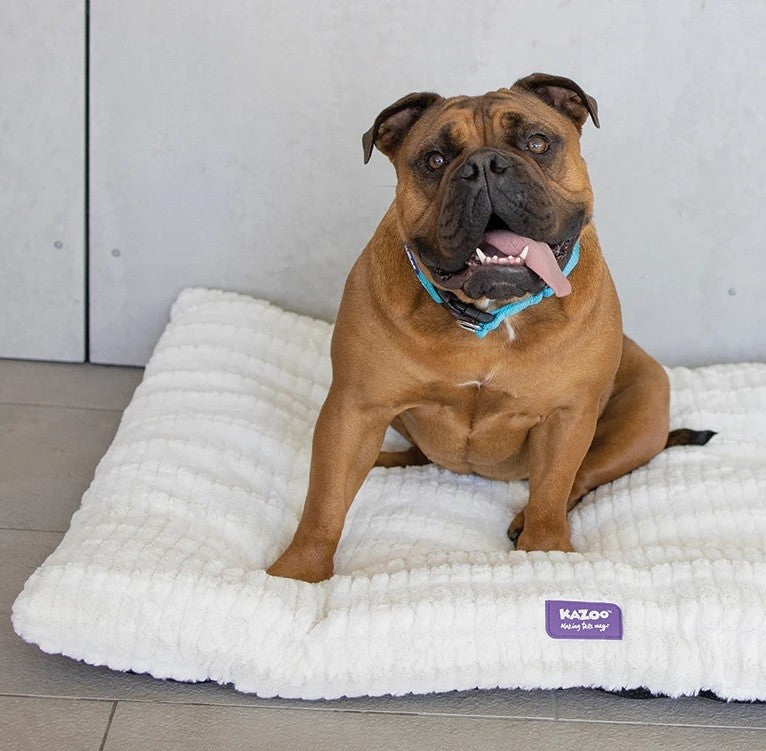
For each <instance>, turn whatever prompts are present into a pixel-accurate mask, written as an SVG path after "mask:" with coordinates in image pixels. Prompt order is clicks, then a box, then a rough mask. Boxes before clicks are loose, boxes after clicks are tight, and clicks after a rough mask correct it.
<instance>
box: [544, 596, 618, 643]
mask: <svg viewBox="0 0 766 751" xmlns="http://www.w3.org/2000/svg"><path fill="white" fill-rule="evenodd" d="M545 631H546V633H547V634H548V636H550V637H551V638H552V639H622V610H620V607H619V605H615V604H614V603H613V602H579V601H576V600H546V601H545Z"/></svg>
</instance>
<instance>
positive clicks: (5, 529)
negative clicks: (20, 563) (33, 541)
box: [0, 525, 67, 535]
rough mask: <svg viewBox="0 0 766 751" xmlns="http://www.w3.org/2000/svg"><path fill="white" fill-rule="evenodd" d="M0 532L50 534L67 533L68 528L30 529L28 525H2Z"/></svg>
mask: <svg viewBox="0 0 766 751" xmlns="http://www.w3.org/2000/svg"><path fill="white" fill-rule="evenodd" d="M0 532H43V533H44V534H48V535H63V534H66V532H67V530H66V529H29V528H27V527H4V526H2V525H0Z"/></svg>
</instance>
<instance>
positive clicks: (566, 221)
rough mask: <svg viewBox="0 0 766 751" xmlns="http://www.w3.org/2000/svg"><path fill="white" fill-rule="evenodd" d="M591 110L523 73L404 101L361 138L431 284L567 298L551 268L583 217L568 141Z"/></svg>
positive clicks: (569, 84)
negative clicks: (511, 79) (546, 290)
mask: <svg viewBox="0 0 766 751" xmlns="http://www.w3.org/2000/svg"><path fill="white" fill-rule="evenodd" d="M588 116H590V117H591V119H592V120H593V122H594V123H595V125H596V126H597V127H598V125H599V122H598V110H597V107H596V101H595V100H594V99H593V98H592V97H590V96H588V95H587V94H586V93H585V92H584V91H583V90H582V89H581V88H580V87H579V86H578V85H577V84H576V83H574V82H573V81H570V80H569V79H568V78H561V77H559V76H548V75H544V74H541V73H535V74H533V75H531V76H528V77H527V78H522V79H521V80H519V81H517V82H516V83H515V84H514V85H513V86H512V87H511V88H509V89H499V90H498V91H495V92H491V93H488V94H484V95H483V96H477V97H467V96H460V97H452V98H450V99H445V98H443V97H441V96H439V95H438V94H431V93H416V94H408V95H407V96H405V97H403V98H402V99H400V100H399V101H397V102H395V103H394V104H392V105H391V106H390V107H387V108H386V109H384V110H383V111H382V112H381V113H380V114H379V115H378V116H377V118H376V119H375V122H374V124H373V126H372V127H371V128H370V130H369V131H367V133H365V134H364V136H363V138H362V145H363V148H364V160H365V163H366V162H367V161H369V159H370V156H371V154H372V149H373V146H376V147H377V148H378V149H379V150H380V151H381V152H383V153H384V154H385V155H386V156H388V157H389V159H391V161H392V162H393V164H394V167H395V168H396V174H397V177H398V183H397V189H396V209H397V216H398V219H399V224H400V229H401V231H402V233H403V236H404V240H405V242H407V243H408V244H409V245H410V246H411V248H412V249H413V250H414V251H415V252H416V253H417V255H418V256H419V258H420V261H421V262H422V264H423V265H424V266H425V268H426V269H427V271H428V273H429V275H430V276H431V278H432V280H433V281H434V282H435V283H436V284H437V285H438V286H440V287H443V288H445V289H451V290H455V291H456V292H458V293H459V294H460V293H462V295H464V296H465V297H467V298H470V299H479V298H482V297H484V298H489V299H494V300H503V299H510V298H514V297H521V296H523V295H526V294H528V293H535V292H538V291H539V290H541V289H542V288H543V287H544V286H545V285H546V284H549V285H550V286H551V287H552V288H553V290H554V292H556V294H557V295H559V294H567V292H568V291H569V288H568V282H567V281H566V279H565V278H564V277H563V275H562V274H561V269H562V268H563V267H564V266H565V264H566V262H567V261H568V260H569V257H570V256H571V253H572V250H573V248H574V246H575V243H576V242H577V238H578V236H579V235H580V232H581V231H582V228H583V226H584V225H585V224H586V223H587V222H588V221H589V220H590V216H591V212H592V209H593V194H592V192H591V187H590V181H589V179H588V172H587V169H586V167H585V162H584V161H583V159H582V156H581V155H580V132H581V130H582V126H583V124H584V123H585V121H586V119H587V118H588Z"/></svg>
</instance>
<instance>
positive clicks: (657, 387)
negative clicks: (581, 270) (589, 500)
mask: <svg viewBox="0 0 766 751" xmlns="http://www.w3.org/2000/svg"><path fill="white" fill-rule="evenodd" d="M669 408H670V384H669V382H668V377H667V374H666V373H665V371H664V370H663V368H662V366H661V365H660V364H659V363H658V362H657V361H656V360H654V359H653V358H651V357H650V356H649V355H647V354H646V352H644V351H643V350H642V349H641V348H640V347H639V346H638V345H637V344H636V343H635V342H633V341H632V340H631V339H629V338H628V337H627V336H626V337H624V338H623V343H622V360H621V361H620V367H619V368H618V370H617V375H616V376H615V383H614V390H613V392H612V394H611V396H610V397H609V401H608V402H607V404H606V407H605V409H604V411H603V413H602V414H601V417H599V420H598V423H597V426H596V433H595V435H594V437H593V442H592V443H591V446H590V449H589V450H588V453H587V454H586V455H585V459H583V462H582V464H581V465H580V469H579V470H578V471H577V474H576V476H575V480H574V483H573V485H572V490H571V492H570V494H569V498H568V501H567V511H569V510H571V509H572V508H574V507H575V506H576V505H577V503H578V502H579V501H580V499H581V498H582V497H583V496H584V495H585V494H586V493H589V492H590V491H591V490H593V489H594V488H596V487H598V486H599V485H603V484H604V483H607V482H611V481H612V480H615V479H617V478H618V477H622V475H625V474H627V473H628V472H630V471H631V470H634V469H636V468H637V467H640V466H642V465H643V464H646V463H647V462H648V461H649V460H650V459H652V457H654V456H656V455H657V454H659V453H660V451H662V450H663V449H664V448H666V446H674V445H680V444H689V443H696V444H697V445H701V444H702V443H706V442H707V440H709V439H710V437H711V436H712V435H713V433H712V432H711V431H703V432H697V431H689V430H681V431H673V433H671V434H670V435H669V434H668V421H669V415H668V412H669ZM703 439H704V440H703ZM523 528H524V512H523V511H521V512H519V513H518V514H517V515H516V517H515V518H514V520H513V521H512V522H511V526H510V527H509V528H508V536H509V537H510V538H511V540H513V541H515V540H516V538H517V537H518V536H519V534H520V533H521V531H522V530H523Z"/></svg>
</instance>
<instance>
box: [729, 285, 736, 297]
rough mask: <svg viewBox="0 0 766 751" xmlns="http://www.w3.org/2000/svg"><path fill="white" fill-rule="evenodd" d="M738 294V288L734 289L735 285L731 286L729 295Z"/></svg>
mask: <svg viewBox="0 0 766 751" xmlns="http://www.w3.org/2000/svg"><path fill="white" fill-rule="evenodd" d="M736 294H737V290H736V289H734V287H729V295H730V296H731V297H734V295H736Z"/></svg>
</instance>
